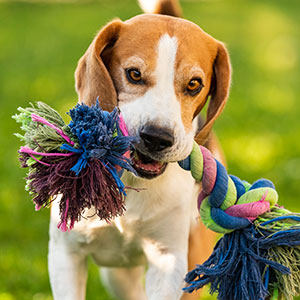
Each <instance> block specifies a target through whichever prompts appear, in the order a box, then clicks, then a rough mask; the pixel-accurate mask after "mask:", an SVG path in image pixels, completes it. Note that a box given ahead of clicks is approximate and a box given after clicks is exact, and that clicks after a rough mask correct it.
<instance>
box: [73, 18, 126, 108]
mask: <svg viewBox="0 0 300 300" xmlns="http://www.w3.org/2000/svg"><path fill="white" fill-rule="evenodd" d="M122 26H123V22H122V21H120V20H114V21H112V22H110V23H109V24H107V25H106V26H105V27H103V28H102V29H101V30H100V32H99V33H98V34H97V36H96V37H95V38H94V40H93V42H92V43H91V45H90V46H89V48H88V49H87V51H86V52H85V54H84V55H83V56H82V57H81V59H80V60H79V62H78V65H77V68H76V71H75V87H76V91H77V94H78V100H79V102H83V103H85V104H87V105H92V104H94V103H95V102H96V100H97V98H99V102H100V104H101V107H102V108H103V109H104V110H108V111H112V110H113V109H114V107H115V106H116V105H117V92H116V89H115V87H114V84H113V81H112V79H111V77H110V74H109V72H108V70H107V68H106V66H105V64H104V62H103V59H102V55H103V53H105V52H106V53H107V52H109V49H111V48H112V47H113V45H114V43H115V42H116V40H117V39H118V36H119V33H120V29H121V27H122Z"/></svg>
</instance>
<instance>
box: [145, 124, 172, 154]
mask: <svg viewBox="0 0 300 300" xmlns="http://www.w3.org/2000/svg"><path fill="white" fill-rule="evenodd" d="M140 137H141V139H142V141H143V143H144V145H145V148H146V149H147V150H148V151H149V152H159V151H162V150H164V149H166V148H170V147H171V146H173V144H174V136H173V133H172V131H170V130H169V129H165V128H161V127H156V126H147V127H145V128H144V129H143V130H141V132H140Z"/></svg>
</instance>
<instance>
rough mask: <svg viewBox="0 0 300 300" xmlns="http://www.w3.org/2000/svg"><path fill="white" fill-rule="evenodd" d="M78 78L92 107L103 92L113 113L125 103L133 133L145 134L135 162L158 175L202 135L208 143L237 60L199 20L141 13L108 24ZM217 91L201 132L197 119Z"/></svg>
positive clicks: (139, 168) (80, 67) (144, 173)
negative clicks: (204, 30) (195, 22)
mask: <svg viewBox="0 0 300 300" xmlns="http://www.w3.org/2000/svg"><path fill="white" fill-rule="evenodd" d="M75 78H76V89H77V92H78V95H79V101H81V102H85V103H87V104H92V103H95V101H96V99H97V97H99V99H100V103H101V105H102V107H103V108H104V109H106V110H109V111H110V110H112V109H113V108H114V107H115V106H117V105H118V106H119V108H120V110H121V112H122V115H123V117H124V119H125V122H126V125H127V127H128V131H129V134H130V135H133V136H138V137H139V138H140V143H139V144H138V145H137V147H136V149H137V151H135V153H133V157H132V158H133V164H134V167H135V168H136V170H137V172H138V174H139V175H140V176H142V177H147V178H153V177H155V176H157V175H159V174H161V173H162V172H163V171H164V169H165V167H166V164H167V163H168V162H172V161H178V160H182V159H184V158H185V157H187V156H188V155H189V153H190V152H191V149H192V144H193V140H194V138H195V139H196V141H197V142H199V143H203V142H205V141H206V138H207V136H208V134H209V132H210V130H211V128H212V125H213V123H214V121H215V120H216V118H217V117H218V116H219V114H220V113H221V111H222V110H223V108H224V105H225V102H226V100H227V96H228V90H229V85H230V63H229V58H228V53H227V51H226V49H225V47H224V45H223V44H222V43H220V42H218V41H216V40H215V39H214V38H212V37H211V36H210V35H208V34H206V33H205V32H203V31H202V30H201V29H200V28H199V27H198V26H197V25H195V24H194V23H192V22H189V21H186V20H183V19H179V18H174V17H169V16H162V15H140V16H137V17H134V18H132V19H130V20H128V21H126V22H121V21H120V20H115V21H112V22H111V23H109V24H108V25H106V26H105V27H104V28H103V29H102V30H101V31H100V32H99V33H98V35H97V36H96V37H95V39H94V41H93V42H92V44H91V45H90V46H89V48H88V50H87V51H86V53H85V54H84V56H83V57H82V58H81V59H80V61H79V63H78V67H77V70H76V72H75ZM209 96H210V102H209V105H208V109H207V117H206V121H205V124H204V125H203V127H202V128H201V130H200V132H198V133H197V118H196V117H197V116H198V114H199V112H200V111H201V109H202V108H203V106H204V105H205V103H206V101H207V99H208V98H209ZM196 133H197V135H196ZM195 135H196V137H195Z"/></svg>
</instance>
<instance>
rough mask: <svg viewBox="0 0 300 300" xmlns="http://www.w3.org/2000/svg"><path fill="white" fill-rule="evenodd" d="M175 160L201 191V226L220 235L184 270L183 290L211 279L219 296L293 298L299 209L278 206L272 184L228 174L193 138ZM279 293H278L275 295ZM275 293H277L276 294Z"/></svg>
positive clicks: (299, 267)
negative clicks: (184, 153)
mask: <svg viewBox="0 0 300 300" xmlns="http://www.w3.org/2000/svg"><path fill="white" fill-rule="evenodd" d="M179 165H180V166H181V167H182V168H183V169H185V170H188V171H191V174H192V176H193V177H194V179H195V180H196V181H198V182H202V191H201V192H200V194H199V197H198V209H199V213H200V217H201V220H202V222H203V223H204V225H205V226H206V227H207V228H209V229H211V230H213V231H215V232H218V233H223V234H225V235H224V236H223V237H222V238H221V239H220V240H219V241H218V243H217V244H216V246H215V248H214V251H213V253H212V255H211V256H210V257H209V258H208V260H207V261H206V262H204V263H203V264H202V265H198V266H197V267H196V268H195V269H194V270H192V271H191V272H189V273H188V274H187V275H186V278H185V281H186V282H187V283H188V284H189V286H188V287H186V288H184V290H185V291H186V292H189V293H191V292H193V291H194V290H197V289H199V288H201V287H203V286H204V285H206V284H208V283H210V284H211V286H210V292H211V293H214V292H218V299H222V300H225V299H241V300H248V299H249V300H259V299H265V298H266V297H268V296H270V295H273V298H272V299H282V298H285V299H291V300H292V299H293V298H294V297H293V296H296V295H299V293H300V285H299V283H300V247H299V245H300V223H299V222H300V214H292V213H291V212H289V211H288V210H286V209H284V208H283V207H279V206H278V205H277V201H278V195H277V192H276V190H275V187H274V185H273V183H272V182H271V181H269V180H267V179H259V180H257V181H256V182H254V183H253V184H252V185H251V184H249V183H248V182H246V181H241V180H240V179H239V178H238V177H236V176H233V175H228V174H227V172H226V169H225V167H224V166H223V165H222V164H221V163H220V162H219V161H217V160H216V159H215V158H214V157H213V156H212V154H211V153H210V151H209V150H208V149H206V148H205V147H203V146H199V145H198V144H197V143H196V142H195V143H194V146H193V150H192V152H191V154H190V156H189V157H188V158H187V159H185V160H184V161H181V162H179ZM278 295H280V297H281V298H280V297H279V296H278ZM278 297H279V298H278Z"/></svg>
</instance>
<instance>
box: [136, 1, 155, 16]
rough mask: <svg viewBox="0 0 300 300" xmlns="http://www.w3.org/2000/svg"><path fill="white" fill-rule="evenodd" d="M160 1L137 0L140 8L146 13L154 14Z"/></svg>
mask: <svg viewBox="0 0 300 300" xmlns="http://www.w3.org/2000/svg"><path fill="white" fill-rule="evenodd" d="M159 3H160V0H139V4H140V7H141V8H142V10H143V11H144V12H146V13H154V12H155V10H156V8H157V6H158V4H159Z"/></svg>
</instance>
